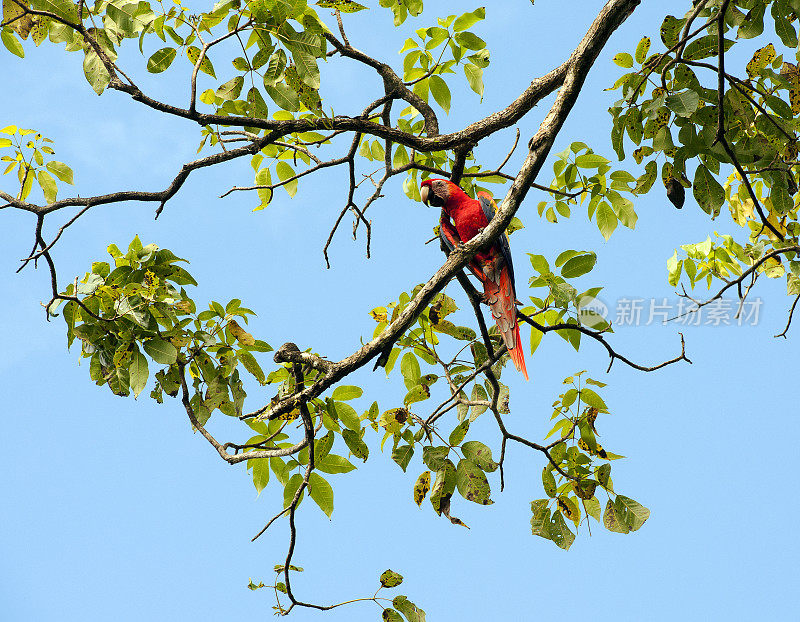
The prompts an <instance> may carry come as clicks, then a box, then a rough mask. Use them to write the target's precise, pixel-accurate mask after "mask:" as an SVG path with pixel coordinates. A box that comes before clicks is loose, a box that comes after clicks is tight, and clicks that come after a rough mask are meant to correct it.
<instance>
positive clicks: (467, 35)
mask: <svg viewBox="0 0 800 622" xmlns="http://www.w3.org/2000/svg"><path fill="white" fill-rule="evenodd" d="M455 39H456V43H458V45H460V46H461V47H465V48H467V49H468V50H475V51H478V50H483V49H485V48H486V42H485V41H484V40H483V39H481V38H480V37H479V36H478V35H476V34H474V33H471V32H459V33H458V34H456V36H455Z"/></svg>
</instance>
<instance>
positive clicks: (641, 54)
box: [636, 37, 650, 64]
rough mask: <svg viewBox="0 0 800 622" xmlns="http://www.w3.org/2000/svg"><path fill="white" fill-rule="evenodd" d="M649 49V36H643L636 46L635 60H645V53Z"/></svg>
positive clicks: (641, 61)
mask: <svg viewBox="0 0 800 622" xmlns="http://www.w3.org/2000/svg"><path fill="white" fill-rule="evenodd" d="M649 51H650V37H643V38H642V40H641V41H639V44H638V45H637V46H636V62H637V63H640V64H641V63H643V62H644V61H645V60H647V53H648V52H649Z"/></svg>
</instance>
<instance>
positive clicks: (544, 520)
mask: <svg viewBox="0 0 800 622" xmlns="http://www.w3.org/2000/svg"><path fill="white" fill-rule="evenodd" d="M547 504H548V500H547V499H537V500H536V501H532V502H531V512H532V513H533V516H532V517H531V531H532V532H533V535H534V536H539V537H541V538H546V539H547V540H549V539H550V508H549V507H547Z"/></svg>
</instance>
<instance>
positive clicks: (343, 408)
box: [334, 402, 361, 432]
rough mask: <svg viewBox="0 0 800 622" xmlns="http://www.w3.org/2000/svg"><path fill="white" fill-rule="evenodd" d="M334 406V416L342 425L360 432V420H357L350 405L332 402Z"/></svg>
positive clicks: (355, 413) (356, 414)
mask: <svg viewBox="0 0 800 622" xmlns="http://www.w3.org/2000/svg"><path fill="white" fill-rule="evenodd" d="M334 406H335V407H336V414H337V415H338V417H339V420H340V421H341V422H342V423H343V424H345V425H346V426H347V427H348V428H350V429H351V430H354V431H356V432H359V431H360V430H361V419H359V417H358V413H357V412H356V411H355V409H354V408H353V407H352V406H350V404H345V403H344V402H334Z"/></svg>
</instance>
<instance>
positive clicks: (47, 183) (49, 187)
mask: <svg viewBox="0 0 800 622" xmlns="http://www.w3.org/2000/svg"><path fill="white" fill-rule="evenodd" d="M38 179H39V186H40V187H41V188H42V192H43V193H44V200H45V201H47V202H48V203H53V202H54V201H55V200H56V195H57V194H58V187H57V186H56V182H55V180H54V179H53V178H52V177H51V176H50V173H48V172H47V171H42V170H40V171H39V175H38ZM773 194H774V193H773Z"/></svg>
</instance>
